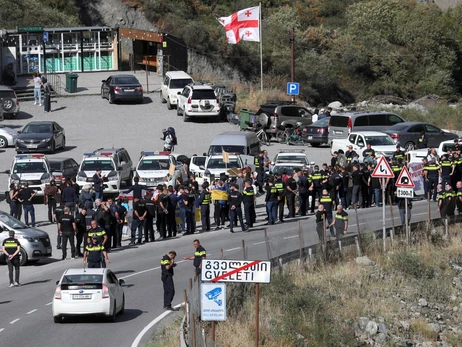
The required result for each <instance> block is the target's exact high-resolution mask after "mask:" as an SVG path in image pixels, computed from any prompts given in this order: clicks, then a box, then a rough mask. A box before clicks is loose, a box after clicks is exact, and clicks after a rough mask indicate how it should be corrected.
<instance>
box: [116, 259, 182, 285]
mask: <svg viewBox="0 0 462 347" xmlns="http://www.w3.org/2000/svg"><path fill="white" fill-rule="evenodd" d="M185 261H186V260H180V261H177V262H175V263H177V264H181V263H184V262H185ZM158 269H160V266H156V267H153V268H151V269H146V270H143V271H138V272H135V273H132V274H130V275H127V276H123V277H119V279H121V280H123V279H125V278H129V277H133V276H137V275H141V274H144V273H146V272H150V271H154V270H158Z"/></svg>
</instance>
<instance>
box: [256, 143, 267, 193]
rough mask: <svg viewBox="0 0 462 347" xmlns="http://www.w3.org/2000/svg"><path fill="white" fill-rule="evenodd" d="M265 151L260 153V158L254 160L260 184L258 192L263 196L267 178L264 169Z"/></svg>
mask: <svg viewBox="0 0 462 347" xmlns="http://www.w3.org/2000/svg"><path fill="white" fill-rule="evenodd" d="M264 155H265V152H264V151H260V152H259V153H258V156H257V157H255V158H254V165H255V172H256V173H257V183H258V192H259V193H260V194H263V193H264V191H263V182H264V177H265V168H264V165H265V163H264V159H265V158H264Z"/></svg>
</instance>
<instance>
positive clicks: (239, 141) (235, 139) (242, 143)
mask: <svg viewBox="0 0 462 347" xmlns="http://www.w3.org/2000/svg"><path fill="white" fill-rule="evenodd" d="M222 152H227V153H233V154H239V155H240V156H241V158H242V160H243V162H244V165H253V157H256V156H258V153H260V141H258V138H257V135H255V133H254V132H251V131H227V132H225V133H221V134H219V135H217V136H215V137H214V138H213V140H212V142H211V144H210V147H209V151H208V153H207V155H208V156H210V155H213V154H218V153H220V154H221V153H222Z"/></svg>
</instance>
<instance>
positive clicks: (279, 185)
mask: <svg viewBox="0 0 462 347" xmlns="http://www.w3.org/2000/svg"><path fill="white" fill-rule="evenodd" d="M274 186H275V187H276V189H277V191H278V192H279V193H283V192H284V185H283V184H282V183H275V184H274Z"/></svg>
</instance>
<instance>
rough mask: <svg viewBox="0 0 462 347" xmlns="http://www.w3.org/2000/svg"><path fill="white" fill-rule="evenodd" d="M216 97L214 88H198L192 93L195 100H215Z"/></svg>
mask: <svg viewBox="0 0 462 347" xmlns="http://www.w3.org/2000/svg"><path fill="white" fill-rule="evenodd" d="M216 98H217V96H216V95H215V92H214V91H213V90H212V89H196V90H194V92H193V94H192V99H193V100H215V99H216Z"/></svg>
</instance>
